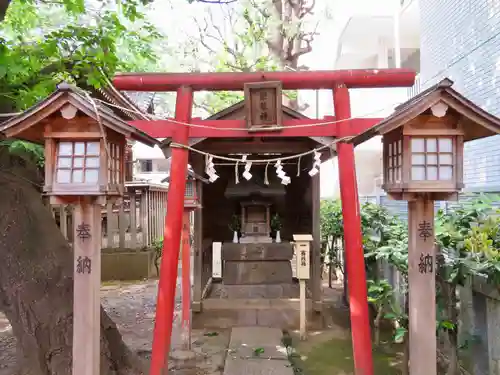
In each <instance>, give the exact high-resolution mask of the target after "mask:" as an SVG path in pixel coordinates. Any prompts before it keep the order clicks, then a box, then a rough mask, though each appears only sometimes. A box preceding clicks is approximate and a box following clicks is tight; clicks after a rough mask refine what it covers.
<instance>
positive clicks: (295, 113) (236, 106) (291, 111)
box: [207, 100, 309, 120]
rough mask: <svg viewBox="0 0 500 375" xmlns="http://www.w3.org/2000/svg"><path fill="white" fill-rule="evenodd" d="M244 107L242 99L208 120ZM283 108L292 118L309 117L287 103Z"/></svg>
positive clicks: (217, 118) (222, 116) (216, 118)
mask: <svg viewBox="0 0 500 375" xmlns="http://www.w3.org/2000/svg"><path fill="white" fill-rule="evenodd" d="M244 108H245V101H244V100H242V101H240V102H238V103H235V104H233V105H231V106H229V107H227V108H225V109H223V110H222V111H219V112H217V113H215V114H213V115H212V116H210V117H208V118H207V120H219V119H222V118H224V117H227V116H229V115H231V114H232V113H234V112H238V111H240V110H243V109H244ZM281 108H282V112H283V113H285V114H287V115H288V116H290V117H292V118H296V119H307V118H309V117H307V116H304V115H303V114H302V113H300V112H298V111H296V110H294V109H292V108H290V107H287V106H286V105H283V106H281Z"/></svg>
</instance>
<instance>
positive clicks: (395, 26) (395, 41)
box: [333, 0, 420, 197]
mask: <svg viewBox="0 0 500 375" xmlns="http://www.w3.org/2000/svg"><path fill="white" fill-rule="evenodd" d="M354 3H355V5H356V6H355V9H354V10H353V13H352V14H351V15H350V17H348V18H347V20H346V22H345V24H344V27H343V28H342V29H341V31H340V35H339V38H338V45H337V55H336V58H335V69H384V68H397V67H400V68H407V69H413V70H415V71H416V72H417V73H418V72H419V71H420V32H419V7H418V1H417V0H397V1H394V0H386V1H377V2H373V1H371V2H365V1H361V0H358V1H355V2H354ZM353 6H354V5H353ZM413 90H414V89H413V88H410V89H408V88H388V89H363V90H359V89H358V90H351V105H352V115H353V117H381V118H382V117H386V116H388V115H389V114H390V113H391V112H392V111H393V109H394V107H395V106H396V105H398V104H400V103H402V102H405V101H406V100H407V99H408V98H409V97H411V96H412V95H411V93H412V92H413ZM355 154H356V168H357V169H356V172H357V178H358V192H359V195H360V196H369V195H378V194H380V193H381V189H380V184H381V181H382V179H381V175H382V145H381V142H380V137H375V138H373V139H371V140H370V141H368V142H366V143H364V144H363V145H360V146H359V147H357V148H356V151H355ZM333 164H334V171H335V172H334V174H333V177H334V178H333V180H334V183H333V184H334V188H333V196H334V197H338V196H339V184H338V178H337V177H336V174H337V173H338V172H337V165H336V160H335V161H334V162H333Z"/></svg>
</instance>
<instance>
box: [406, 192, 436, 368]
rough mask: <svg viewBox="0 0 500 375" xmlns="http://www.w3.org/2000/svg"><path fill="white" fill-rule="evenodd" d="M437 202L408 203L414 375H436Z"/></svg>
mask: <svg viewBox="0 0 500 375" xmlns="http://www.w3.org/2000/svg"><path fill="white" fill-rule="evenodd" d="M435 259H436V257H435V246H434V201H433V200H431V199H429V198H428V197H426V196H425V195H422V196H417V197H416V198H415V199H414V200H411V201H409V202H408V283H409V297H410V301H409V302H410V303H409V310H410V311H409V323H410V324H409V338H410V373H411V375H436V374H437V367H436V361H437V355H436V350H437V347H436V325H435V324H434V322H435V321H436V262H435Z"/></svg>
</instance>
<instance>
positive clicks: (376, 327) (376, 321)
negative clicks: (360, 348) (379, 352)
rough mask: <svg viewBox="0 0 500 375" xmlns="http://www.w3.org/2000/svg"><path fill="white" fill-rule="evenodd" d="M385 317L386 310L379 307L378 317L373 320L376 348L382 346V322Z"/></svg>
mask: <svg viewBox="0 0 500 375" xmlns="http://www.w3.org/2000/svg"><path fill="white" fill-rule="evenodd" d="M383 316H384V308H383V307H382V306H379V307H378V308H377V315H376V316H375V319H374V320H373V333H374V339H373V341H374V344H375V346H379V345H380V321H381V320H382V317H383Z"/></svg>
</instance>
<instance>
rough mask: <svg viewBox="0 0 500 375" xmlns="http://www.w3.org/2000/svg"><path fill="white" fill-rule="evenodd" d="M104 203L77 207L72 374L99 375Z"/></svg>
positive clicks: (90, 199)
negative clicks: (102, 217) (102, 208)
mask: <svg viewBox="0 0 500 375" xmlns="http://www.w3.org/2000/svg"><path fill="white" fill-rule="evenodd" d="M101 203H102V202H101V199H99V198H97V199H94V198H93V197H89V196H87V197H81V198H80V200H79V202H77V203H76V204H75V211H74V212H75V214H74V245H73V251H74V270H73V273H74V276H73V277H74V290H73V375H95V374H99V373H100V369H99V366H100V355H101V345H100V338H101V302H100V289H101V236H102V234H101Z"/></svg>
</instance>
